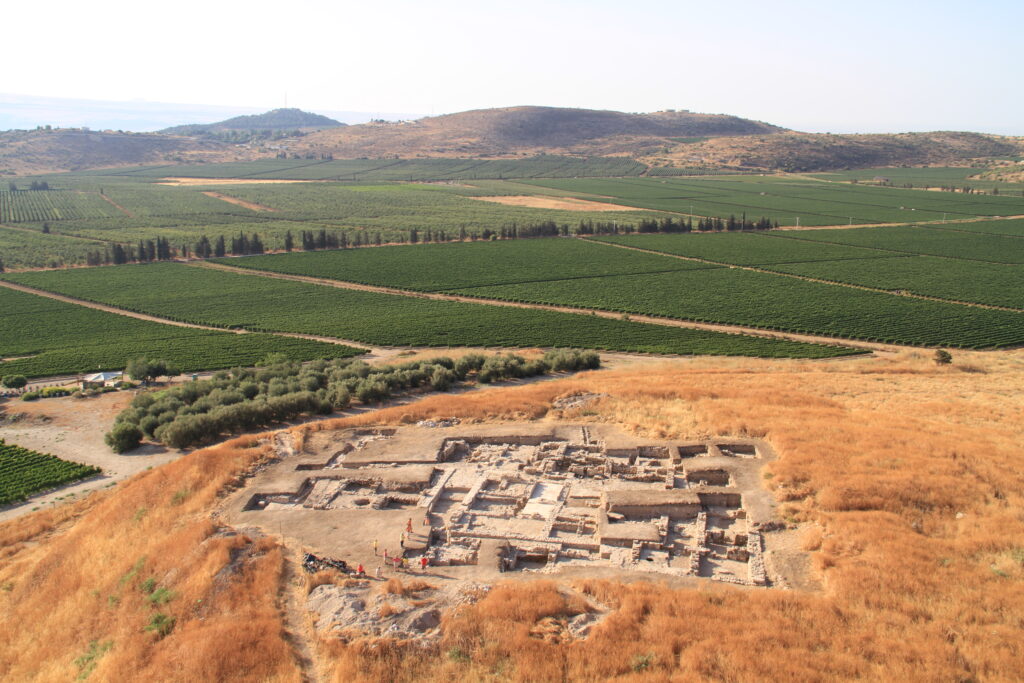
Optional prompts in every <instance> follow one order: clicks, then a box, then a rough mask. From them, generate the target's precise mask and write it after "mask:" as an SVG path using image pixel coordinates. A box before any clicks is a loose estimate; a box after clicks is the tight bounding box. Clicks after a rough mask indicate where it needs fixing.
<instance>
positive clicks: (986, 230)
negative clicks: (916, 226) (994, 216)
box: [929, 219, 1024, 237]
mask: <svg viewBox="0 0 1024 683" xmlns="http://www.w3.org/2000/svg"><path fill="white" fill-rule="evenodd" d="M929 227H930V228H932V229H933V230H940V229H941V230H954V231H956V232H976V233H978V234H983V235H1008V236H1010V237H1024V220H1019V219H1011V220H1000V221H974V222H971V223H950V224H948V225H947V224H940V225H930V226H929Z"/></svg>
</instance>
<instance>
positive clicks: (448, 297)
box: [188, 247, 917, 351]
mask: <svg viewBox="0 0 1024 683" xmlns="http://www.w3.org/2000/svg"><path fill="white" fill-rule="evenodd" d="M630 248H632V247H630ZM188 265H190V266H193V267H197V268H213V269H216V270H224V271H229V272H232V273H237V274H239V275H250V276H253V277H269V278H276V279H280V280H292V281H294V282H306V283H309V284H314V285H324V286H327V287H337V288H338V289H354V290H359V291H364V292H377V293H380V294H393V295H396V296H409V297H418V298H421V299H434V300H436V301H459V302H462V303H471V304H487V305H489V306H507V307H509V308H528V309H533V310H538V311H555V312H557V313H571V314H575V315H596V316H598V317H601V318H612V319H621V318H622V315H623V314H622V313H619V312H614V311H601V310H596V309H590V308H576V307H572V306H556V305H552V304H532V303H523V302H519V301H505V300H503V299H487V298H484V297H472V296H464V295H461V294H441V293H438V292H417V291H413V290H407V289H396V288H392V287H381V286H377V285H364V284H359V283H357V282H345V281H342V280H329V279H326V278H318V277H310V276H307V275H291V274H288V273H274V272H271V271H266V270H255V269H252V268H239V267H237V266H229V265H225V264H222V263H210V262H208V261H192V262H189V264H188ZM629 319H630V320H631V321H633V322H639V323H648V324H651V325H662V326H665V327H682V328H688V329H692V330H706V331H708V332H723V333H725V334H742V335H747V336H751V337H765V338H767V339H785V340H788V341H797V342H806V343H811V344H827V345H832V346H847V347H850V348H858V349H865V350H868V351H899V350H902V349H912V348H917V347H914V346H910V345H898V344H882V343H877V342H867V341H858V340H848V339H844V338H840V337H827V336H824V335H812V334H798V333H796V332H780V331H776V330H763V329H761V328H757V327H744V326H742V325H726V324H719V323H703V322H696V321H692V320H678V319H675V318H659V317H657V316H652V315H634V314H632V313H631V314H629Z"/></svg>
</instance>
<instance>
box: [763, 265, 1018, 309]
mask: <svg viewBox="0 0 1024 683" xmlns="http://www.w3.org/2000/svg"><path fill="white" fill-rule="evenodd" d="M766 267H767V268H768V269H770V270H777V271H779V272H782V273H792V274H794V275H803V276H805V277H813V278H817V279H821V280H831V281H833V282H845V283H849V284H854V285H863V286H865V287H875V288H878V289H887V290H892V291H906V292H910V293H912V294H919V295H922V296H931V297H937V298H940V299H950V300H954V301H970V302H975V303H981V304H989V305H992V306H1007V307H1010V308H1017V309H1024V266H1021V265H1004V264H994V263H979V262H977V261H966V260H963V259H951V258H937V257H934V256H907V257H897V258H876V259H861V260H847V261H816V262H810V263H781V264H776V265H769V266H766Z"/></svg>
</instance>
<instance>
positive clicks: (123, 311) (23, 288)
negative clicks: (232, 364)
mask: <svg viewBox="0 0 1024 683" xmlns="http://www.w3.org/2000/svg"><path fill="white" fill-rule="evenodd" d="M0 287H7V288H8V289H15V290H18V291H19V292H24V293H25V294H34V295H36V296H43V297H46V298H48V299H54V300H56V301H62V302H64V303H66V304H73V305H75V306H82V307H84V308H92V309H94V310H97V311H103V312H105V313H113V314H115V315H123V316H125V317H126V318H135V319H137V320H145V321H147V322H153V323H160V324H163V325H171V326H173V327H189V328H192V329H195V330H207V331H209V332H227V333H231V334H269V335H273V336H275V337H291V338H292V339H308V340H310V341H319V342H324V343H326V344H338V345H339V346H351V347H352V348H355V349H361V350H365V351H366V352H368V353H371V354H374V355H380V354H387V350H386V349H385V347H382V346H373V345H370V344H366V343H365V342H357V341H350V340H348V339H339V338H337V337H323V336H320V335H315V334H303V333H300V332H266V331H263V330H260V331H259V332H255V331H253V330H248V329H244V328H237V327H216V326H214V325H203V324H202V323H187V322H184V321H182V320H174V319H172V318H161V317H160V316H156V315H150V314H148V313H139V312H137V311H130V310H128V309H127V308H120V307H118V306H111V305H110V304H101V303H99V302H98V301H90V300H89V299H79V298H76V297H73V296H67V295H66V294H57V293H56V292H50V291H47V290H45V289H36V288H35V287H29V286H27V285H22V284H19V283H16V282H11V281H10V280H2V279H0ZM35 355H38V354H35Z"/></svg>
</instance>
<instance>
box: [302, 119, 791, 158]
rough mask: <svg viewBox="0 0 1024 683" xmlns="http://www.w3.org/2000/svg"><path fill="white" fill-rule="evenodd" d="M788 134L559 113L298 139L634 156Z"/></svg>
mask: <svg viewBox="0 0 1024 683" xmlns="http://www.w3.org/2000/svg"><path fill="white" fill-rule="evenodd" d="M783 130H784V129H782V128H779V127H778V126H773V125H770V124H767V123H761V122H758V121H751V120H748V119H742V118H739V117H736V116H727V115H723V114H694V113H691V112H688V111H662V112H655V113H651V114H627V113H623V112H617V111H599V110H593V109H571V108H561V107H533V106H529V107H505V108H500V109H477V110H472V111H465V112H460V113H457V114H446V115H444V116H434V117H427V118H423V119H419V120H416V121H400V122H395V123H380V122H378V123H367V124H361V125H358V126H348V127H346V128H344V129H335V130H325V131H321V132H319V133H315V134H311V135H309V136H306V137H305V138H303V139H302V140H301V141H297V143H296V144H295V145H294V147H295V148H297V149H298V150H301V151H315V152H318V153H329V154H333V155H334V156H335V157H339V158H340V157H360V156H390V155H399V156H415V155H421V156H449V157H452V156H454V157H457V156H501V155H508V154H523V153H526V154H540V153H547V154H588V155H592V154H597V155H601V154H616V155H635V154H637V153H640V152H642V151H643V150H645V149H657V148H660V147H664V146H665V145H666V144H671V140H670V138H672V137H689V136H720V135H733V136H735V135H771V134H774V133H779V132H782V131H783Z"/></svg>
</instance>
